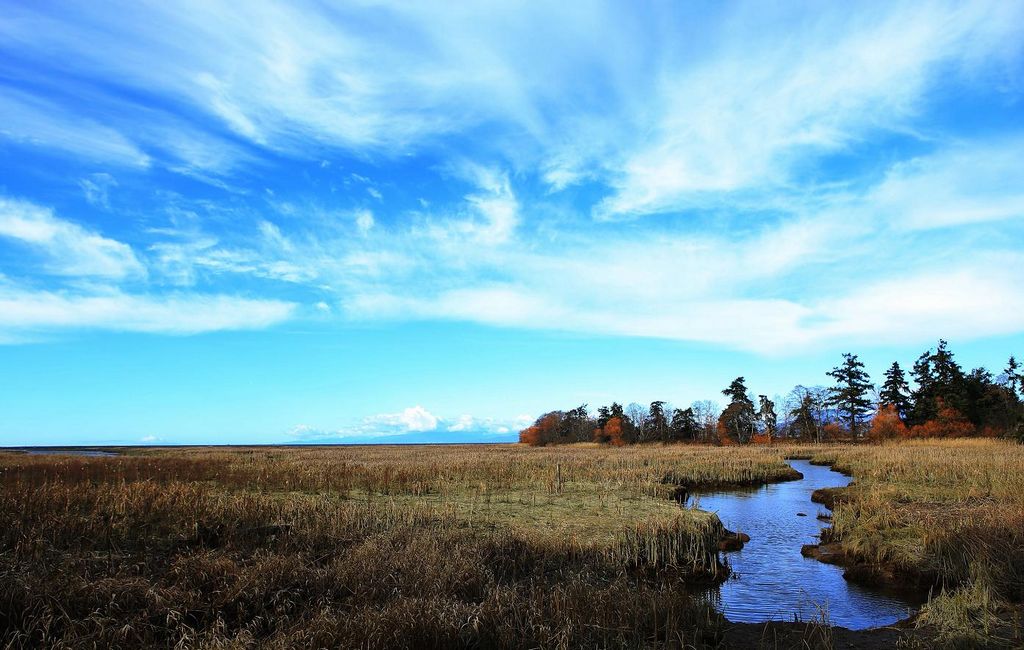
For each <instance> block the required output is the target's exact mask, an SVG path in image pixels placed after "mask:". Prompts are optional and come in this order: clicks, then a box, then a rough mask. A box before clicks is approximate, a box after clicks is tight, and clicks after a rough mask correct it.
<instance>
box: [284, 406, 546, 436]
mask: <svg viewBox="0 0 1024 650" xmlns="http://www.w3.org/2000/svg"><path fill="white" fill-rule="evenodd" d="M532 421H533V418H530V417H528V416H521V417H520V418H518V419H516V420H515V421H514V422H503V421H498V420H495V419H493V418H478V417H474V416H472V415H468V414H467V415H461V416H459V417H457V418H454V419H444V418H441V417H438V416H435V415H434V414H432V413H430V412H429V411H428V410H426V409H425V408H423V407H422V406H413V407H409V408H406V409H404V410H402V411H400V412H398V413H385V414H380V415H371V416H368V417H364V418H362V419H361V420H359V421H358V422H356V423H354V424H350V425H348V426H345V427H341V428H337V429H323V428H319V427H315V426H311V425H307V424H300V425H297V426H295V427H292V429H291V430H290V431H289V432H288V435H289V436H291V437H292V438H297V439H300V440H309V441H317V440H320V441H325V440H342V441H346V440H348V441H353V440H375V439H383V438H394V437H398V436H406V437H407V436H409V435H410V434H429V433H432V432H437V433H441V434H443V433H445V432H447V433H459V434H470V435H471V436H479V437H480V438H481V439H493V438H494V437H495V436H507V434H509V433H510V432H511V431H513V430H516V431H518V430H519V429H521V428H522V426H525V425H522V423H523V422H526V423H527V424H528V423H529V422H532ZM521 425H522V426H521ZM441 439H443V436H442V437H441Z"/></svg>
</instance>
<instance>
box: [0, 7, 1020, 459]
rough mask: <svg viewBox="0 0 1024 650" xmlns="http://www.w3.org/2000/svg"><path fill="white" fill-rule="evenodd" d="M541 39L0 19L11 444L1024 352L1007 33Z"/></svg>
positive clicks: (3, 400) (887, 28)
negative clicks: (927, 356) (946, 351)
mask: <svg viewBox="0 0 1024 650" xmlns="http://www.w3.org/2000/svg"><path fill="white" fill-rule="evenodd" d="M551 4H552V3H519V2H515V3H501V2H495V3H486V4H483V5H476V6H474V5H462V4H461V3H393V4H392V3H387V2H357V3H344V4H339V5H337V6H329V5H326V4H324V3H303V2H289V3H265V2H251V3H246V5H245V13H241V14H240V13H238V10H237V5H229V4H228V3H223V4H221V3H216V2H210V1H204V2H195V3H192V2H175V3H148V2H125V3H119V2H109V3H101V4H96V3H61V2H24V3H22V2H11V1H10V0H0V369H2V372H0V444H10V445H17V444H100V443H105V444H115V443H125V444H133V443H140V442H156V443H199V442H208V443H246V442H261V443H269V442H308V441H357V440H380V441H388V440H391V441H397V440H436V441H444V440H494V439H501V438H506V439H507V438H509V437H510V436H514V432H515V431H516V430H517V429H518V428H519V427H521V426H522V425H523V423H525V422H527V421H529V420H531V419H532V418H533V417H534V416H536V415H538V414H539V413H541V412H543V411H545V410H549V409H551V408H557V407H570V406H573V405H576V404H579V403H582V402H587V403H589V404H590V405H591V406H593V407H596V406H597V405H599V404H603V403H608V402H610V401H612V400H618V401H622V402H629V401H637V402H649V401H650V400H652V399H666V400H669V401H671V402H672V403H674V404H677V405H685V404H688V403H689V402H691V401H693V400H699V399H709V398H710V399H716V398H719V397H720V395H719V391H720V390H721V388H722V387H724V386H725V385H727V384H728V382H729V380H730V379H732V378H733V377H735V376H737V375H741V374H742V375H745V376H746V377H747V378H748V385H750V387H751V388H752V389H753V390H754V391H755V392H757V393H767V394H769V395H776V394H778V395H783V394H785V393H786V392H787V391H789V389H790V388H791V387H792V386H793V385H794V384H798V383H801V384H808V385H811V384H817V383H826V381H825V380H826V378H825V376H824V372H825V371H826V370H828V369H829V368H830V367H831V366H833V365H835V364H836V363H837V361H838V360H839V355H840V353H842V352H846V351H853V352H857V353H859V354H860V355H861V356H862V358H864V359H865V360H866V361H867V362H868V368H869V370H870V371H871V372H872V374H873V375H874V376H875V377H878V376H880V374H881V371H882V370H883V369H884V367H885V366H887V365H888V364H889V363H890V362H891V361H892V360H900V361H901V362H903V363H904V364H905V365H909V364H910V363H911V362H912V361H913V359H914V358H916V356H917V355H918V354H919V353H920V352H921V351H923V350H924V349H926V348H928V347H929V346H932V345H934V343H935V341H936V340H937V339H938V338H939V337H944V338H947V339H949V340H950V342H951V346H952V348H953V350H954V351H955V352H957V354H958V355H959V358H960V360H961V361H962V362H963V363H964V364H965V365H967V366H976V365H985V366H987V367H989V368H990V369H992V370H995V371H998V370H999V369H1001V368H1002V367H1003V365H1004V363H1005V360H1006V358H1007V357H1008V356H1009V355H1010V354H1011V353H1016V354H1018V355H1020V354H1022V353H1024V289H1022V287H1024V219H1022V217H1024V104H1022V99H1024V4H1022V3H1017V2H973V3H953V2H950V3H929V2H913V3H892V2H885V3H866V4H858V5H857V6H856V7H855V8H848V7H844V6H841V5H840V3H830V4H821V3H810V4H807V5H802V4H800V3H782V4H777V3H773V4H768V3H744V4H729V3H685V4H683V3H618V4H607V3H589V2H573V3H561V4H562V5H564V6H549V5H551ZM556 4H557V3H556Z"/></svg>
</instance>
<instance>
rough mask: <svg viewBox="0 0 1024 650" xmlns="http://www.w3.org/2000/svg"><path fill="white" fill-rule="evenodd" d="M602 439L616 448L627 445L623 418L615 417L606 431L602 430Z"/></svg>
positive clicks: (608, 424) (607, 425) (605, 426)
mask: <svg viewBox="0 0 1024 650" xmlns="http://www.w3.org/2000/svg"><path fill="white" fill-rule="evenodd" d="M601 435H602V437H603V438H604V439H605V440H607V441H608V442H609V443H610V444H612V445H615V446H616V447H622V446H624V445H625V444H626V436H625V433H624V432H623V430H622V418H620V417H614V418H611V419H609V420H608V421H607V422H606V423H605V425H604V429H602V430H601Z"/></svg>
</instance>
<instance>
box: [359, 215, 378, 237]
mask: <svg viewBox="0 0 1024 650" xmlns="http://www.w3.org/2000/svg"><path fill="white" fill-rule="evenodd" d="M355 218H356V228H358V229H359V232H361V233H362V234H364V235H365V234H366V233H368V232H370V229H371V228H373V224H374V219H373V213H372V212H370V211H369V210H357V211H356V213H355Z"/></svg>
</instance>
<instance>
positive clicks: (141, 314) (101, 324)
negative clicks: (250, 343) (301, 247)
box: [0, 287, 296, 335]
mask: <svg viewBox="0 0 1024 650" xmlns="http://www.w3.org/2000/svg"><path fill="white" fill-rule="evenodd" d="M295 309H296V305H295V304H293V303H289V302H284V301H275V300H263V299H250V298H242V297H237V296H229V295H216V294H214V295H208V294H195V293H191V294H164V295H149V294H126V293H123V292H120V291H116V290H109V291H103V292H92V293H78V294H73V293H69V292H56V291H32V290H25V289H18V288H13V287H3V288H0V332H7V333H17V334H23V335H28V334H37V333H42V334H53V333H55V332H60V331H62V330H67V329H70V328H74V329H102V330H113V331H121V332H147V333H158V334H178V335H184V334H198V333H202V332H215V331H221V330H238V329H260V328H264V327H269V326H271V325H275V324H278V323H281V322H283V321H285V320H288V318H290V317H291V316H292V315H293V314H294V312H295Z"/></svg>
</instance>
